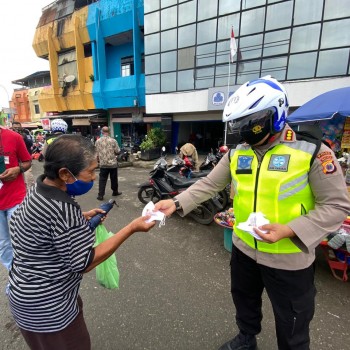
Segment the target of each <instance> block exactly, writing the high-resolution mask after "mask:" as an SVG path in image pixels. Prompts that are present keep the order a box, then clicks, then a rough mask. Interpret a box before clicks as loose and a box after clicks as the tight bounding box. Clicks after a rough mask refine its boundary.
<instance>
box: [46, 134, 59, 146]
mask: <svg viewBox="0 0 350 350" xmlns="http://www.w3.org/2000/svg"><path fill="white" fill-rule="evenodd" d="M57 137H58V136H56V137H51V138H49V139H48V140H47V141H46V143H47V144H48V145H51V143H52V142H54V141H55V140H56V139H57Z"/></svg>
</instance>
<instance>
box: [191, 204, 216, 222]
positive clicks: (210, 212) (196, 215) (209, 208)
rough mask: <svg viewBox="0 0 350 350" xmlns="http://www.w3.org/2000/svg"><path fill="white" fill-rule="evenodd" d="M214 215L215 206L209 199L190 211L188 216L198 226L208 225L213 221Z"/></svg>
mask: <svg viewBox="0 0 350 350" xmlns="http://www.w3.org/2000/svg"><path fill="white" fill-rule="evenodd" d="M215 214H216V210H215V206H214V204H213V202H212V200H211V199H209V200H208V201H206V202H204V203H202V204H201V205H199V206H198V207H197V208H196V209H194V210H192V211H191V212H190V213H189V214H188V216H190V217H191V218H193V219H194V220H195V221H197V222H198V223H199V224H202V225H209V224H210V223H211V222H212V221H213V220H214V215H215Z"/></svg>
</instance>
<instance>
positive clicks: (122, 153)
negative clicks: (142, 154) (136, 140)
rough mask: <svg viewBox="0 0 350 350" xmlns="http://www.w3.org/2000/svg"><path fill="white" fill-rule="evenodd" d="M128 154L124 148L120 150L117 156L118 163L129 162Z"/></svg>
mask: <svg viewBox="0 0 350 350" xmlns="http://www.w3.org/2000/svg"><path fill="white" fill-rule="evenodd" d="M129 156H130V154H129V152H128V151H127V150H126V149H125V148H121V149H120V152H119V154H118V155H117V161H118V162H127V161H128V160H129Z"/></svg>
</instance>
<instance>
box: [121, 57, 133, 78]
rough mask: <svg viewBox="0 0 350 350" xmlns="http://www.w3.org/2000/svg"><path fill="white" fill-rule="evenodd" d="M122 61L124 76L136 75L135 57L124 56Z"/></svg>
mask: <svg viewBox="0 0 350 350" xmlns="http://www.w3.org/2000/svg"><path fill="white" fill-rule="evenodd" d="M121 62H122V73H121V75H122V77H129V76H130V75H134V57H132V56H129V57H124V58H122V60H121Z"/></svg>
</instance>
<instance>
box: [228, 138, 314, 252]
mask: <svg viewBox="0 0 350 350" xmlns="http://www.w3.org/2000/svg"><path fill="white" fill-rule="evenodd" d="M315 148H316V146H315V145H314V144H310V143H308V142H305V141H296V142H293V143H285V144H283V143H281V144H278V145H276V146H275V147H274V148H272V149H271V150H269V151H268V152H267V153H266V154H265V155H264V157H263V159H262V160H261V164H260V165H259V164H258V159H257V157H256V155H255V153H254V151H253V150H252V149H251V148H250V147H247V146H243V145H239V146H238V147H237V149H236V151H235V152H234V153H233V154H232V156H231V164H230V169H231V175H232V179H233V181H232V184H233V187H234V192H235V196H234V201H233V209H234V213H235V227H234V231H235V233H236V235H237V236H238V237H239V238H240V239H242V240H243V241H244V242H245V243H246V244H248V245H249V246H250V247H251V248H254V249H257V250H259V251H262V252H266V253H274V254H278V253H280V254H286V253H298V252H300V249H299V248H298V247H297V246H296V245H295V244H294V243H293V242H292V240H291V239H289V238H284V239H282V240H280V241H278V242H276V243H272V244H271V243H264V242H261V241H259V240H256V239H254V237H253V236H251V235H250V234H249V233H247V232H244V231H242V230H239V229H237V227H236V225H238V224H239V223H240V222H245V221H247V219H248V216H249V214H250V213H252V212H262V213H263V214H264V215H265V217H266V218H267V219H268V220H270V222H271V223H279V224H286V223H288V222H290V221H291V220H293V219H295V218H297V217H299V216H300V215H304V214H306V213H308V212H309V211H310V210H311V209H313V208H314V206H315V200H314V196H313V193H312V191H311V188H310V185H309V182H308V173H309V170H310V161H311V158H312V155H313V152H314V151H315Z"/></svg>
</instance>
